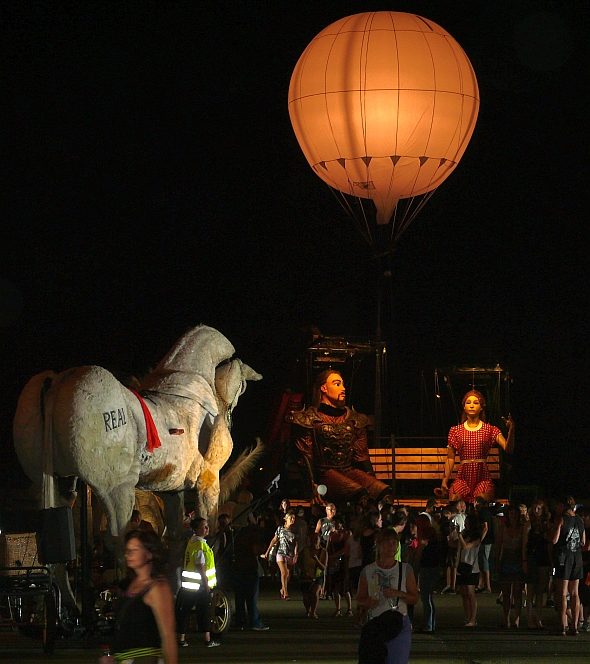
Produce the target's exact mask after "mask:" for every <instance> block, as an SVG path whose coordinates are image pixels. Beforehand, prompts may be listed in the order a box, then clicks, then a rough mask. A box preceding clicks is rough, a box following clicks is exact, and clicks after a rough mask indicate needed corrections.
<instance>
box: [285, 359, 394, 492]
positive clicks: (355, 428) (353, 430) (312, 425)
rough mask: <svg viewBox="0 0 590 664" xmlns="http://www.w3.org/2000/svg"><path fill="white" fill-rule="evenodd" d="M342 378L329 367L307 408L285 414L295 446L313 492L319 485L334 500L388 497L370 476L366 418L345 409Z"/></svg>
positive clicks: (383, 488) (388, 488) (389, 488)
mask: <svg viewBox="0 0 590 664" xmlns="http://www.w3.org/2000/svg"><path fill="white" fill-rule="evenodd" d="M345 401H346V390H345V387H344V380H343V378H342V376H341V375H340V374H339V373H338V372H337V371H333V370H332V369H327V370H326V371H323V372H322V373H321V374H319V376H318V377H317V378H316V381H315V383H314V390H313V400H312V402H313V405H312V406H311V407H310V408H307V409H306V410H302V411H298V412H296V413H291V414H289V415H287V418H286V419H287V421H288V422H291V423H292V424H293V425H294V427H293V436H294V439H295V445H296V446H297V448H298V450H299V451H300V452H301V454H302V456H303V461H304V463H305V465H306V467H307V470H308V472H309V474H310V476H311V480H312V484H313V486H314V488H316V487H317V486H318V485H319V484H325V485H326V487H327V488H328V494H327V498H329V499H330V500H331V501H334V502H340V501H346V500H357V499H358V498H360V497H361V496H363V495H367V494H368V495H369V496H371V498H375V499H376V500H379V499H381V498H382V497H383V496H385V495H387V494H391V493H392V490H391V487H389V486H387V484H384V483H383V482H380V481H379V480H378V479H376V478H375V473H374V471H373V466H372V464H371V460H370V458H369V448H368V445H367V425H368V424H369V418H368V417H367V416H366V415H362V414H361V413H357V412H356V411H355V410H353V409H352V408H348V407H347V406H345Z"/></svg>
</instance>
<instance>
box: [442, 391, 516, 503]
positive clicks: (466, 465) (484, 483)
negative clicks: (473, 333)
mask: <svg viewBox="0 0 590 664" xmlns="http://www.w3.org/2000/svg"><path fill="white" fill-rule="evenodd" d="M461 403H462V405H463V413H462V415H461V424H459V425H457V426H454V427H452V428H451V430H450V431H449V441H448V447H447V459H446V461H445V472H444V477H443V481H442V485H441V488H440V489H436V490H435V493H436V494H437V495H441V496H442V495H445V496H446V495H447V494H448V496H449V500H465V501H466V502H470V503H473V502H474V501H475V498H476V497H477V496H482V497H483V498H484V499H485V500H486V501H487V502H489V501H490V500H492V499H493V497H494V483H493V482H492V478H491V476H490V471H489V469H488V466H487V463H486V460H487V456H488V452H489V451H490V450H491V449H492V447H493V446H494V445H496V444H498V445H499V446H500V447H501V448H502V449H503V450H504V451H505V452H507V453H508V454H512V452H513V451H514V422H513V420H512V416H511V415H508V417H507V418H503V419H504V422H505V423H506V425H507V426H508V438H507V439H506V438H504V436H503V435H502V432H501V431H500V429H498V427H495V426H491V425H490V424H488V423H487V417H486V413H485V407H486V400H485V398H484V396H483V394H482V393H481V392H478V391H477V390H470V391H469V392H467V394H466V395H465V396H464V397H463V400H462V402H461ZM455 454H459V457H460V459H461V467H460V468H459V472H458V473H457V477H456V479H455V481H454V482H453V483H452V484H451V486H450V488H449V486H448V485H449V481H450V479H451V473H452V472H453V468H454V467H455Z"/></svg>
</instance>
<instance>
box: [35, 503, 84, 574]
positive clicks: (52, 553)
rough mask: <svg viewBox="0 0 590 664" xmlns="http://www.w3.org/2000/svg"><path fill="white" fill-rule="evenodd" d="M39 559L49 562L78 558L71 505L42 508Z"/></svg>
mask: <svg viewBox="0 0 590 664" xmlns="http://www.w3.org/2000/svg"><path fill="white" fill-rule="evenodd" d="M39 547H40V548H39V560H40V562H41V563H42V564H43V565H47V564H49V563H69V562H70V560H74V559H75V558H76V538H75V537H74V519H73V517H72V509H71V508H70V507H50V508H49V509H47V510H41V533H40V537H39Z"/></svg>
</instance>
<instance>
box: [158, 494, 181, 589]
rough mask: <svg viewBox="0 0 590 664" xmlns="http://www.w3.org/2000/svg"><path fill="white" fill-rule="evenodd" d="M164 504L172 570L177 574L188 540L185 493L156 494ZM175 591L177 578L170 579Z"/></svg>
mask: <svg viewBox="0 0 590 664" xmlns="http://www.w3.org/2000/svg"><path fill="white" fill-rule="evenodd" d="M155 493H156V495H158V496H159V497H160V498H161V499H162V502H163V503H164V523H165V524H166V537H167V539H168V552H169V557H170V570H171V571H173V572H175V571H176V568H177V567H182V561H183V558H184V550H185V548H186V539H185V537H184V534H183V532H182V521H183V517H184V491H158V492H155ZM169 580H170V582H171V583H172V587H173V590H176V586H177V584H178V579H177V578H176V576H174V577H173V578H170V579H169Z"/></svg>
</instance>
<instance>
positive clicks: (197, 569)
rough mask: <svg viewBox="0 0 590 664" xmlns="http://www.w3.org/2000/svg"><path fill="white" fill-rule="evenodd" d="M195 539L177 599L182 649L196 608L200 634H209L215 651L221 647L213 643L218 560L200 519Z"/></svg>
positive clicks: (193, 523)
mask: <svg viewBox="0 0 590 664" xmlns="http://www.w3.org/2000/svg"><path fill="white" fill-rule="evenodd" d="M191 529H192V531H193V533H194V535H193V536H192V537H191V539H190V540H189V543H188V544H187V546H186V550H185V552H184V565H183V570H182V578H181V587H180V590H179V591H178V595H177V597H176V625H177V629H178V637H179V641H178V645H179V646H180V647H183V646H186V645H188V644H187V642H186V639H185V636H186V621H187V619H188V615H189V613H190V612H191V611H192V609H193V607H195V612H196V614H197V626H198V629H199V632H203V633H204V634H205V645H206V646H207V647H208V648H214V647H215V646H218V645H220V644H219V642H218V641H214V640H213V639H211V617H210V607H211V600H210V593H211V589H212V588H214V587H215V586H216V585H217V578H216V576H215V556H214V555H213V551H212V550H211V547H210V546H209V545H208V544H207V542H206V541H205V537H207V535H208V534H209V524H208V523H207V519H204V518H202V517H197V518H196V519H193V520H192V521H191Z"/></svg>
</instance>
